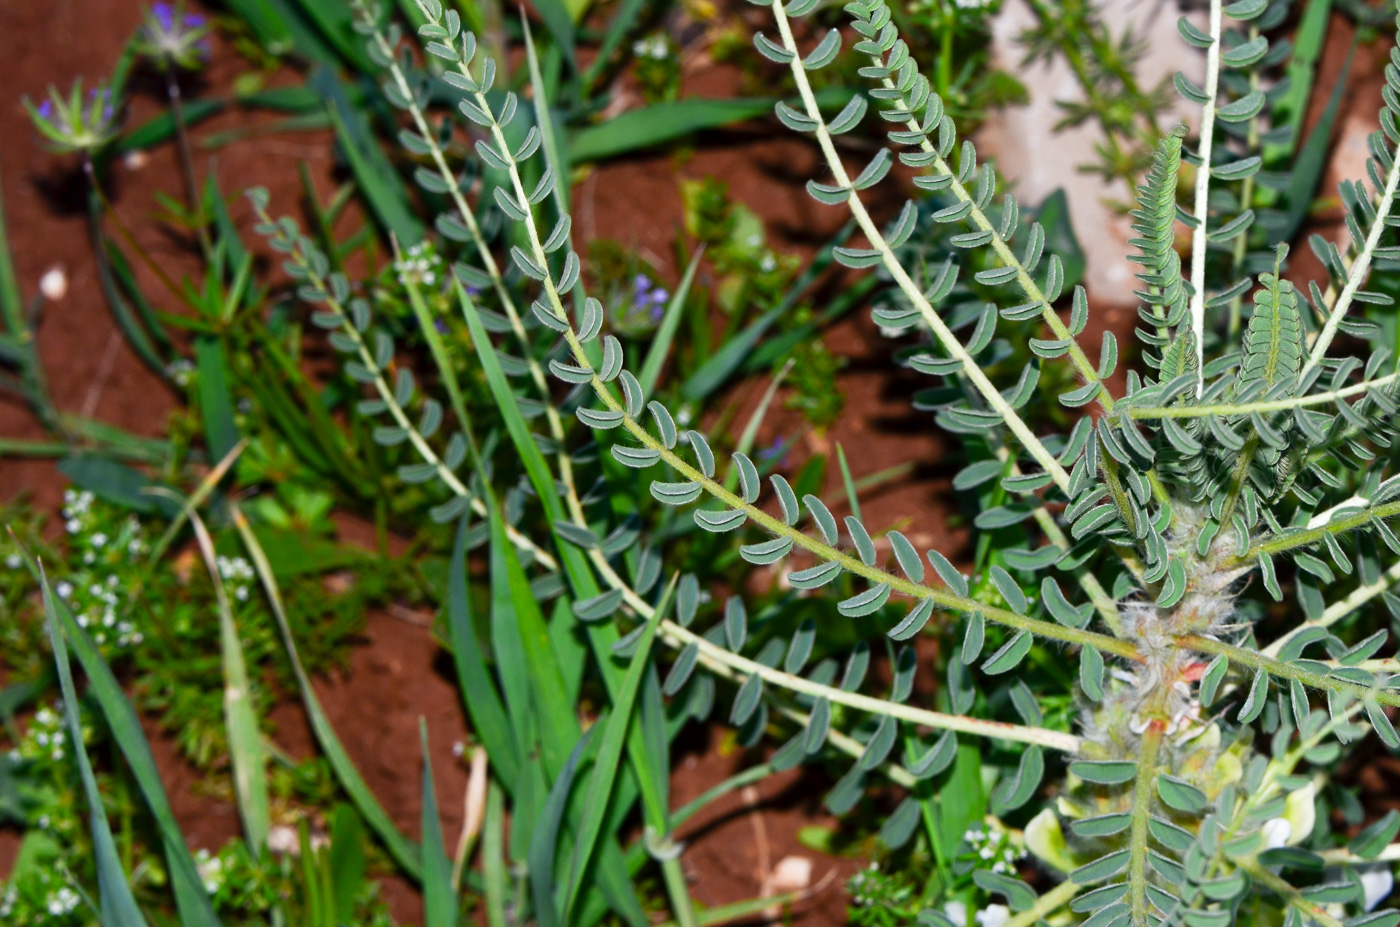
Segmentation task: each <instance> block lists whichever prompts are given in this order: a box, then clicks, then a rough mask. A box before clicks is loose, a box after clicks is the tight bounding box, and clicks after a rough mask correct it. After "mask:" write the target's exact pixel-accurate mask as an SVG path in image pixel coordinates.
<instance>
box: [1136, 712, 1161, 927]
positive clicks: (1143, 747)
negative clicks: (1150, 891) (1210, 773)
mask: <svg viewBox="0 0 1400 927" xmlns="http://www.w3.org/2000/svg"><path fill="white" fill-rule="evenodd" d="M1162 731H1163V725H1162V722H1161V721H1155V720H1154V721H1152V722H1151V723H1149V724H1148V726H1147V730H1146V731H1145V732H1144V733H1143V735H1142V742H1141V743H1140V744H1139V745H1138V763H1137V775H1136V776H1135V777H1134V779H1133V812H1132V813H1133V822H1132V830H1131V831H1129V835H1128V907H1129V910H1130V912H1131V916H1132V920H1133V927H1148V918H1147V914H1148V902H1147V824H1148V822H1149V821H1151V820H1152V792H1153V787H1152V786H1153V780H1154V779H1155V778H1156V775H1157V751H1158V750H1159V749H1160V748H1161V746H1162Z"/></svg>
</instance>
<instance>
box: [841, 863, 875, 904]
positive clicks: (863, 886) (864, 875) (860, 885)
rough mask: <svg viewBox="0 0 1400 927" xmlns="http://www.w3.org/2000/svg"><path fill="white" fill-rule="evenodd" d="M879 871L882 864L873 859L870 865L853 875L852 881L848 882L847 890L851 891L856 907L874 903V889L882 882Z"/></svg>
mask: <svg viewBox="0 0 1400 927" xmlns="http://www.w3.org/2000/svg"><path fill="white" fill-rule="evenodd" d="M879 872H880V864H879V863H877V862H875V860H873V859H872V860H871V861H870V865H869V867H867V868H865V869H862V870H861V871H860V872H857V873H856V874H855V875H853V876H851V878H850V881H849V882H847V883H846V891H847V892H848V893H850V896H851V902H852V903H853V904H855V905H856V907H865V906H867V905H869V904H872V903H873V901H874V898H873V897H872V889H874V888H875V887H876V886H877V885H879V884H880V883H879V880H878V874H879Z"/></svg>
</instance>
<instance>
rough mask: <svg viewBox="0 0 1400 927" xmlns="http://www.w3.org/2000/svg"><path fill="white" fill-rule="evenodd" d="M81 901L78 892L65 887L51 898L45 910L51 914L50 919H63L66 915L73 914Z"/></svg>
mask: <svg viewBox="0 0 1400 927" xmlns="http://www.w3.org/2000/svg"><path fill="white" fill-rule="evenodd" d="M81 900H82V899H81V898H79V897H78V893H77V892H75V891H73V890H72V889H71V888H69V887H68V886H66V885H65V886H63V887H62V888H60V889H59V890H58V891H56V892H54V893H53V894H52V895H50V896H49V899H48V901H47V903H45V905H44V910H46V911H48V912H49V916H50V917H63V916H64V915H65V914H72V913H73V911H75V910H76V909H77V907H78V902H79V901H81Z"/></svg>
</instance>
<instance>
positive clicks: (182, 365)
mask: <svg viewBox="0 0 1400 927" xmlns="http://www.w3.org/2000/svg"><path fill="white" fill-rule="evenodd" d="M193 373H194V362H193V361H191V360H189V359H188V358H184V357H181V358H179V359H178V360H173V361H171V362H170V363H168V364H166V365H165V375H166V377H168V378H169V379H170V382H171V383H174V384H175V385H176V386H178V387H180V388H181V389H184V388H185V387H187V386H189V385H190V375H191V374H193Z"/></svg>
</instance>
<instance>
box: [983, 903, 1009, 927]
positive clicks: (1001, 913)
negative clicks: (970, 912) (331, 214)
mask: <svg viewBox="0 0 1400 927" xmlns="http://www.w3.org/2000/svg"><path fill="white" fill-rule="evenodd" d="M1009 920H1011V909H1010V908H1008V907H1007V906H1006V905H1004V904H989V905H987V906H986V907H985V908H983V909H982V910H980V911H978V912H977V923H978V924H980V925H981V927H1005V924H1006V922H1007V921H1009Z"/></svg>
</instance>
